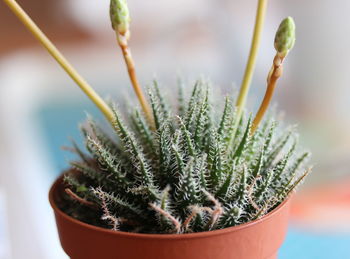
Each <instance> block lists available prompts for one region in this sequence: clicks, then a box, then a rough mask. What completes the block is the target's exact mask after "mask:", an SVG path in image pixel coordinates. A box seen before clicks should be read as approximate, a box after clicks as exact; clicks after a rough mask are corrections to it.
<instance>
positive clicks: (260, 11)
mask: <svg viewBox="0 0 350 259" xmlns="http://www.w3.org/2000/svg"><path fill="white" fill-rule="evenodd" d="M266 6H267V0H259V2H258V7H257V12H256V18H255V26H254V34H253V39H252V43H251V47H250V53H249V58H248V62H247V65H246V69H245V73H244V77H243V80H242V84H241V88H240V91H239V95H238V98H237V102H236V107H237V115H236V121H235V127H234V130H233V131H232V134H231V137H230V142H229V143H230V144H229V146H228V147H229V149H230V148H231V146H232V145H231V144H232V141H233V138H234V136H235V134H236V128H237V126H238V123H239V121H240V119H241V117H242V113H243V109H244V106H245V104H246V100H247V95H248V92H249V88H250V84H251V81H252V77H253V73H254V69H255V64H256V58H257V55H258V50H259V45H260V41H261V34H262V30H263V26H264V21H265V13H266Z"/></svg>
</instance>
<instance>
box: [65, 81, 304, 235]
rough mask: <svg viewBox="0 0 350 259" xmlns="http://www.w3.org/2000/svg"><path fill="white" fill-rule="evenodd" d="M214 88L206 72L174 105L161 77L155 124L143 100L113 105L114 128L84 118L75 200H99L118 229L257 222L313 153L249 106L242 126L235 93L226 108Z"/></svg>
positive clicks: (153, 96)
mask: <svg viewBox="0 0 350 259" xmlns="http://www.w3.org/2000/svg"><path fill="white" fill-rule="evenodd" d="M210 96H212V94H210V89H209V87H208V86H207V84H206V83H205V82H203V81H200V80H199V81H197V82H196V84H195V86H194V88H193V91H192V93H191V94H190V97H189V100H186V101H185V98H184V97H183V95H180V96H179V102H178V106H177V107H176V108H169V105H168V103H169V101H168V100H166V99H165V97H163V95H162V94H161V91H160V89H159V88H158V86H157V83H155V84H154V86H153V87H152V88H151V89H150V92H149V99H150V102H151V107H152V112H153V116H154V119H155V125H156V129H155V130H152V129H151V127H150V125H148V124H147V121H146V118H145V117H144V116H143V115H142V112H140V111H139V110H137V109H136V110H134V111H132V112H130V113H127V114H125V115H124V116H125V118H122V115H121V114H120V112H119V111H118V110H117V109H116V108H113V111H114V116H115V123H114V125H113V129H114V133H113V134H112V135H111V134H106V133H104V132H103V130H102V129H101V128H100V127H99V126H98V124H97V123H95V122H94V121H93V120H92V119H91V118H89V119H88V123H87V125H85V126H83V127H82V132H83V134H84V137H85V143H86V148H87V150H88V151H89V155H88V154H84V153H83V151H81V150H80V149H79V148H78V147H77V145H75V151H76V153H77V154H79V155H80V158H81V160H80V161H78V162H72V163H71V165H72V166H73V167H74V168H75V169H76V171H73V172H69V173H67V174H66V178H65V179H66V182H67V183H68V185H69V187H68V188H69V191H68V192H67V193H68V194H72V193H74V195H69V197H71V198H73V200H76V198H75V197H76V196H78V197H80V199H79V200H78V201H79V203H78V204H75V205H74V207H76V206H83V207H86V206H87V207H91V209H90V210H95V214H96V216H97V218H102V219H103V220H104V221H105V223H107V224H108V225H110V226H111V228H113V229H116V230H117V229H120V230H125V231H138V232H147V233H186V232H197V231H207V230H212V229H220V228H225V227H229V226H235V225H238V224H241V223H245V222H249V221H251V220H254V219H256V218H259V217H261V216H263V215H265V214H266V213H267V212H269V211H270V210H271V209H273V208H274V207H276V206H277V205H278V204H280V203H281V202H282V201H283V200H284V199H285V198H286V197H287V196H288V195H289V194H290V193H291V191H292V190H293V189H294V188H295V187H296V186H297V185H298V184H299V183H300V182H301V181H302V179H303V178H304V177H305V174H306V173H305V171H304V169H303V165H302V164H303V162H304V161H305V160H306V158H307V157H308V156H309V154H308V152H305V153H301V154H299V155H297V153H298V152H297V135H296V134H295V133H293V131H294V130H293V128H290V129H287V130H280V127H278V125H277V122H276V121H274V120H273V119H268V120H266V121H265V122H264V124H263V125H262V126H261V127H259V129H258V130H257V131H256V132H255V133H254V135H251V126H252V118H251V116H247V117H246V118H242V119H241V121H240V123H239V124H238V126H237V129H234V125H235V120H236V113H235V109H234V106H233V105H232V98H230V97H226V99H225V102H224V103H225V104H224V107H221V109H220V107H217V106H216V105H213V104H212V103H211V100H210ZM232 131H234V132H236V133H235V135H234V140H233V141H232V143H233V144H232V146H228V144H229V143H230V136H231V133H232ZM77 171H78V172H80V173H77ZM81 200H84V201H85V202H82V201H81ZM79 204H80V205H79ZM79 217H80V219H82V220H84V215H79Z"/></svg>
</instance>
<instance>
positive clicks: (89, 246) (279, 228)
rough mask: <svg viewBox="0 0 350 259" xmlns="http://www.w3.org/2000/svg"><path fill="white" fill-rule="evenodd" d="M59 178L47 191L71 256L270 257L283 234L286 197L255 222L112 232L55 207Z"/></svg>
mask: <svg viewBox="0 0 350 259" xmlns="http://www.w3.org/2000/svg"><path fill="white" fill-rule="evenodd" d="M62 187H63V185H62V177H60V178H59V179H57V180H56V182H55V183H54V184H53V186H52V187H51V190H50V194H49V199H50V203H51V206H52V208H53V210H54V212H55V217H56V223H57V228H58V233H59V237H60V241H61V245H62V247H63V249H64V251H65V252H66V253H67V254H68V255H69V256H70V258H72V259H214V258H215V259H260V258H261V259H273V258H277V252H278V249H279V247H280V246H281V244H282V243H283V240H284V238H285V235H286V232H287V225H288V215H289V204H290V202H289V201H290V199H288V200H287V201H285V202H283V203H282V204H281V205H279V206H278V207H277V208H276V209H274V210H273V211H272V212H270V213H269V214H267V215H265V216H264V217H262V218H261V219H259V220H255V221H252V222H249V223H246V224H242V225H240V226H236V227H231V228H226V229H222V230H215V231H210V232H201V233H193V234H182V235H175V234H137V233H127V232H115V231H112V230H108V229H104V228H100V227H95V226H93V225H89V224H86V223H83V222H80V221H78V220H76V219H73V218H72V217H70V216H68V215H67V214H65V213H64V212H62V211H61V210H60V209H59V208H58V207H57V205H56V201H58V200H59V199H60V194H61V193H62Z"/></svg>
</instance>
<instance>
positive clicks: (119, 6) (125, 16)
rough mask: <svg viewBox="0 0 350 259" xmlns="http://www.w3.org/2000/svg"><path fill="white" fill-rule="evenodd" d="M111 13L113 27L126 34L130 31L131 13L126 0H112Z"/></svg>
mask: <svg viewBox="0 0 350 259" xmlns="http://www.w3.org/2000/svg"><path fill="white" fill-rule="evenodd" d="M109 14H110V17H111V22H112V27H113V29H114V30H115V31H116V32H118V33H120V34H122V35H125V34H126V33H127V32H128V31H129V23H130V15H129V9H128V5H127V3H126V0H111V3H110V9H109Z"/></svg>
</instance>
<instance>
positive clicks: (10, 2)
mask: <svg viewBox="0 0 350 259" xmlns="http://www.w3.org/2000/svg"><path fill="white" fill-rule="evenodd" d="M4 2H5V4H7V6H8V7H9V8H10V9H11V11H12V12H13V13H14V14H15V15H16V16H17V17H18V18H19V20H20V21H21V22H22V23H23V24H24V26H25V27H27V29H28V30H29V31H30V32H31V33H32V34H33V35H34V36H35V38H37V40H38V41H39V42H40V43H41V44H42V45H43V46H44V47H45V48H46V49H47V51H48V52H49V53H50V54H51V56H52V57H53V58H54V59H55V60H56V61H57V62H58V63H59V64H60V65H61V67H62V68H63V69H64V70H65V71H66V72H67V74H68V75H69V76H70V77H71V78H72V79H73V80H74V82H75V83H76V84H77V85H78V86H79V87H80V89H81V90H82V91H83V92H84V93H85V94H86V95H87V96H88V97H89V98H90V100H91V101H92V102H93V103H94V104H95V105H96V106H97V107H98V108H99V109H100V110H101V112H102V113H103V114H104V115H105V117H106V118H107V120H108V121H109V122H110V123H111V124H113V122H114V115H113V112H112V110H111V109H110V107H109V106H108V105H107V104H106V103H105V102H104V101H103V99H102V98H101V97H100V96H99V95H98V94H97V93H96V92H95V91H94V89H93V88H92V87H91V86H90V85H89V84H88V83H87V82H86V80H85V79H84V78H83V77H82V76H81V75H80V74H79V73H78V72H77V71H76V70H75V68H74V67H73V66H72V65H71V64H70V63H69V62H68V60H67V59H66V58H65V57H64V56H63V55H62V53H61V52H60V51H59V50H58V49H57V48H56V47H55V45H54V44H53V43H52V42H51V41H50V40H49V39H48V38H47V37H46V35H45V34H44V33H43V32H42V31H41V30H40V29H39V27H38V26H37V25H36V24H35V23H34V22H33V20H32V19H31V18H30V17H29V16H28V14H27V13H26V12H25V11H24V10H23V9H22V8H21V6H20V5H19V4H18V3H17V2H16V1H15V0H4Z"/></svg>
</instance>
